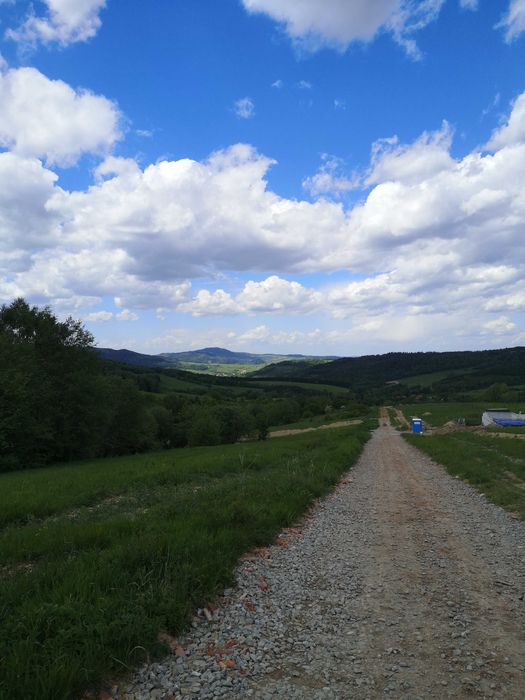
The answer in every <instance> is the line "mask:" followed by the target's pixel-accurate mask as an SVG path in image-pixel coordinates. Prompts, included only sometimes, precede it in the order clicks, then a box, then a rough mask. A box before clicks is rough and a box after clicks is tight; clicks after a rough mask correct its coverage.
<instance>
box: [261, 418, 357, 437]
mask: <svg viewBox="0 0 525 700" xmlns="http://www.w3.org/2000/svg"><path fill="white" fill-rule="evenodd" d="M362 422H363V421H362V420H361V419H356V420H339V421H336V422H335V423H327V424H326V425H318V426H317V427H316V428H292V429H290V430H272V432H271V433H269V435H268V437H271V438H275V437H287V436H288V435H299V434H300V433H311V432H313V431H314V430H328V429H330V428H346V427H347V426H349V425H361V423H362Z"/></svg>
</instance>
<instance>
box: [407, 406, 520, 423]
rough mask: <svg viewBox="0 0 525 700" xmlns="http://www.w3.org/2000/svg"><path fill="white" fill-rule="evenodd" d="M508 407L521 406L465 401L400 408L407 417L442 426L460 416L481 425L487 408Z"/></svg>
mask: <svg viewBox="0 0 525 700" xmlns="http://www.w3.org/2000/svg"><path fill="white" fill-rule="evenodd" d="M489 406H490V408H498V407H503V406H505V407H507V408H510V410H517V409H518V408H519V407H518V406H515V405H511V406H509V405H508V404H502V403H499V402H497V401H496V402H494V403H493V402H490V401H484V402H475V401H473V402H464V403H448V402H440V403H415V404H403V405H402V406H401V407H400V408H401V410H402V411H403V413H404V414H405V416H406V418H408V420H410V419H411V418H412V416H418V417H419V418H422V419H423V420H424V421H425V423H428V424H429V425H433V426H434V427H437V426H441V425H443V424H444V423H447V422H448V421H456V420H458V418H464V419H465V421H466V423H467V425H480V424H481V416H482V414H483V412H484V411H486V410H487V408H489Z"/></svg>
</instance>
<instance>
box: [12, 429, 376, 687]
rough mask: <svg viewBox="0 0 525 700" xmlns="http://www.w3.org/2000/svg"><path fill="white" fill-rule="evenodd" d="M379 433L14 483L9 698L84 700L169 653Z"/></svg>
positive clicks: (18, 476) (192, 454)
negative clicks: (249, 562)
mask: <svg viewBox="0 0 525 700" xmlns="http://www.w3.org/2000/svg"><path fill="white" fill-rule="evenodd" d="M370 427H371V424H369V425H362V426H352V427H350V428H341V429H334V430H333V431H320V432H318V433H307V434H304V435H298V436H294V437H288V438H277V439H273V440H270V441H267V442H262V443H248V444H243V445H228V446H220V447H212V448H193V449H184V450H173V451H170V452H164V453H155V454H149V455H140V456H133V457H126V458H118V459H111V460H98V461H94V462H85V463H78V464H74V465H67V466H61V467H52V468H48V469H41V470H34V471H27V472H23V473H20V472H19V473H12V474H6V475H1V476H0V512H1V513H2V524H3V527H2V529H1V530H0V573H1V575H0V628H1V630H2V634H1V635H0V659H1V667H0V668H1V670H0V698H1V699H2V700H22V699H23V700H66V699H67V698H71V697H78V696H79V695H80V694H81V693H82V692H83V690H84V689H85V688H86V687H92V686H93V685H96V684H97V683H98V682H99V681H100V679H102V678H104V677H107V676H108V675H110V674H114V673H118V672H119V671H122V670H125V669H127V668H128V667H132V666H133V665H134V664H136V663H140V662H142V661H143V660H144V659H145V658H146V657H147V654H148V653H151V654H153V655H155V654H156V653H157V652H160V651H161V647H160V645H159V643H158V642H157V637H158V633H159V631H160V630H166V631H169V632H171V633H172V634H178V633H180V632H181V631H182V630H183V629H184V628H185V626H186V624H187V622H188V618H189V615H190V613H191V611H192V610H194V609H195V607H198V606H202V605H204V604H205V603H206V602H207V601H210V600H211V599H213V597H214V596H215V595H217V593H218V592H220V591H221V590H222V588H223V587H224V586H225V585H228V584H229V583H231V581H232V572H233V570H234V567H235V564H236V562H237V560H238V558H239V556H240V555H241V554H242V553H244V552H245V551H247V550H249V549H251V548H253V547H255V546H259V545H263V544H266V543H269V542H271V541H272V539H273V538H274V537H275V535H276V534H277V533H278V532H279V530H280V529H281V528H282V527H284V526H287V525H289V524H291V523H293V522H294V521H295V520H296V519H297V518H298V517H299V516H300V515H301V514H302V513H304V511H305V509H306V508H307V507H308V506H309V505H310V504H311V503H312V501H313V500H314V499H315V498H317V497H319V496H321V495H324V494H326V493H327V492H328V491H329V490H330V489H331V488H332V487H333V485H334V484H335V483H336V482H337V480H338V479H339V478H340V476H341V474H342V473H343V472H344V471H346V470H347V469H348V468H349V467H350V466H351V465H352V464H353V462H354V461H355V459H356V458H357V456H358V455H359V453H360V452H361V449H362V446H363V444H364V442H365V441H366V440H367V438H368V436H369V429H370Z"/></svg>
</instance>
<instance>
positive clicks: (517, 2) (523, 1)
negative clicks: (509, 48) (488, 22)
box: [497, 0, 525, 42]
mask: <svg viewBox="0 0 525 700" xmlns="http://www.w3.org/2000/svg"><path fill="white" fill-rule="evenodd" d="M497 27H499V28H502V29H504V30H505V39H506V41H508V42H511V41H514V39H517V38H518V37H519V36H520V34H522V33H523V32H525V0H510V5H509V9H508V12H507V14H506V15H504V17H503V18H502V20H501V22H500V23H499V24H498V25H497Z"/></svg>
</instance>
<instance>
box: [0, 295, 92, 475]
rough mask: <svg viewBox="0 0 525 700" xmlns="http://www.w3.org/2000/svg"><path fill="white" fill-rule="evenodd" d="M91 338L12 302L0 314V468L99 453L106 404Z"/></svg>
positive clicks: (70, 323)
mask: <svg viewBox="0 0 525 700" xmlns="http://www.w3.org/2000/svg"><path fill="white" fill-rule="evenodd" d="M92 344H93V336H92V335H91V334H90V333H89V332H88V331H86V330H85V329H84V328H83V326H82V323H81V322H80V321H75V320H73V319H72V318H68V319H66V320H65V321H59V320H58V319H57V318H56V316H55V315H54V314H53V313H52V312H51V310H50V309H49V307H44V308H43V309H39V308H38V307H36V306H29V304H28V303H27V302H26V301H25V300H24V299H16V300H15V301H14V302H13V303H12V304H10V305H9V306H7V305H5V304H4V305H3V306H2V307H1V308H0V415H1V416H2V418H1V420H0V468H3V469H7V468H14V467H18V468H20V467H23V468H27V467H32V466H39V465H40V464H44V463H47V462H49V461H51V460H64V459H73V458H77V457H84V456H91V455H93V454H95V453H96V452H97V448H98V442H99V439H100V429H101V427H102V424H103V418H104V413H105V403H104V401H103V400H102V392H103V387H102V385H101V383H100V381H99V378H100V376H101V365H100V362H99V360H98V357H97V356H96V353H95V352H94V350H93V348H92Z"/></svg>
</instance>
